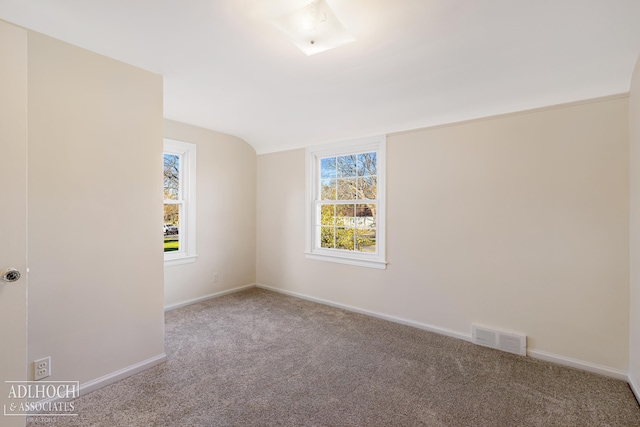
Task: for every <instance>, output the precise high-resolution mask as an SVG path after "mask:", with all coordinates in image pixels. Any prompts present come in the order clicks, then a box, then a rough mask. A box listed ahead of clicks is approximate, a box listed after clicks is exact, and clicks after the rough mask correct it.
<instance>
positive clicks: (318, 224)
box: [306, 136, 386, 268]
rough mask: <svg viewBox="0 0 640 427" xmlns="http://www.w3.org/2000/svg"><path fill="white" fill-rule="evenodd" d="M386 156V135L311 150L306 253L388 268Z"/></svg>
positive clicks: (308, 157)
mask: <svg viewBox="0 0 640 427" xmlns="http://www.w3.org/2000/svg"><path fill="white" fill-rule="evenodd" d="M384 155H385V138H384V136H382V137H377V138H369V139H367V140H358V141H352V142H346V143H340V144H338V145H335V146H330V147H318V148H315V149H314V148H310V149H308V150H307V162H308V163H307V168H308V174H307V177H308V186H307V192H308V202H309V206H310V209H309V214H308V223H309V230H308V232H307V252H306V254H307V257H308V258H313V259H319V258H320V259H325V260H327V261H335V262H343V263H349V264H357V265H364V266H369V267H376V268H385V264H386V263H385V259H384V257H385V254H384V222H383V220H384V191H383V190H384V189H383V187H381V182H384ZM381 190H382V191H381Z"/></svg>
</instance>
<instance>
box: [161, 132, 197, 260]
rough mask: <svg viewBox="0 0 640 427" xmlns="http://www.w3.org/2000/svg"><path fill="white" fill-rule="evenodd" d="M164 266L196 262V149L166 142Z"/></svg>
mask: <svg viewBox="0 0 640 427" xmlns="http://www.w3.org/2000/svg"><path fill="white" fill-rule="evenodd" d="M163 160H164V227H163V228H164V261H165V265H173V264H183V263H187V262H194V261H195V258H196V216H195V215H196V197H195V195H196V185H195V177H196V146H195V144H190V143H187V142H181V141H173V140H170V139H165V140H164V155H163Z"/></svg>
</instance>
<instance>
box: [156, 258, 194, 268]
mask: <svg viewBox="0 0 640 427" xmlns="http://www.w3.org/2000/svg"><path fill="white" fill-rule="evenodd" d="M196 258H198V255H181V256H176V257H173V258H165V259H164V266H165V267H171V266H172V265H180V264H191V263H194V262H196Z"/></svg>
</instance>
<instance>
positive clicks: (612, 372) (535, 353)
mask: <svg viewBox="0 0 640 427" xmlns="http://www.w3.org/2000/svg"><path fill="white" fill-rule="evenodd" d="M256 287H258V288H262V289H267V290H269V291H273V292H279V293H281V294H285V295H289V296H293V297H296V298H301V299H304V300H308V301H313V302H317V303H320V304H324V305H329V306H332V307H336V308H341V309H343V310H347V311H353V312H355V313H360V314H365V315H368V316H372V317H377V318H379V319H384V320H389V321H391V322H395V323H400V324H402V325H407V326H413V327H415V328H418V329H423V330H425V331H429V332H434V333H436V334H440V335H445V336H448V337H452V338H457V339H461V340H464V341H469V342H471V334H464V333H461V332H458V331H454V330H451V329H446V328H441V327H438V326H434V325H429V324H426V323H420V322H415V321H413V320H408V319H403V318H400V317H396V316H390V315H387V314H382V313H377V312H374V311H370V310H365V309H361V308H357V307H352V306H349V305H346V304H340V303H337V302H333V301H328V300H324V299H321V298H316V297H311V296H308V295H304V294H300V293H298V292H292V291H287V290H284V289H279V288H275V287H273V286H268V285H263V284H260V283H258V284H256ZM527 356H530V357H533V358H535V359H540V360H544V361H547V362H551V363H555V364H558V365H562V366H569V367H572V368H576V369H581V370H583V371H588V372H594V373H596V374H600V375H604V376H607V377H612V378H616V379H620V380H624V381H629V380H630V378H629V376H628V375H627V373H626V372H624V371H621V370H618V369H614V368H610V367H608V366H603V365H598V364H596V363H590V362H585V361H583V360H578V359H572V358H570V357H565V356H561V355H558V354H553V353H547V352H545V351H541V350H527ZM630 384H631V382H630ZM633 387H634V386H633V385H632V388H633ZM634 392H635V393H636V396H639V394H640V393H639V392H640V389H639V388H638V387H637V386H636V387H635V389H634ZM639 400H640V398H639Z"/></svg>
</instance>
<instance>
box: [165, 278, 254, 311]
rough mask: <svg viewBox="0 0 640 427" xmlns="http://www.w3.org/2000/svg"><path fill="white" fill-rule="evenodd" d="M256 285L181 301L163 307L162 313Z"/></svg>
mask: <svg viewBox="0 0 640 427" xmlns="http://www.w3.org/2000/svg"><path fill="white" fill-rule="evenodd" d="M255 287H256V284H255V283H252V284H250V285H244V286H240V287H237V288H233V289H226V290H224V291H219V292H214V293H212V294H208V295H204V296H201V297H198V298H193V299H190V300H187V301H182V302H178V303H175V304H170V305H167V306H165V307H164V311H171V310H175V309H176V308H180V307H185V306H187V305H191V304H195V303H198V302H202V301H206V300H208V299H212V298H218V297H221V296H223V295H229V294H233V293H236V292H240V291H244V290H245V289H250V288H255Z"/></svg>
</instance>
